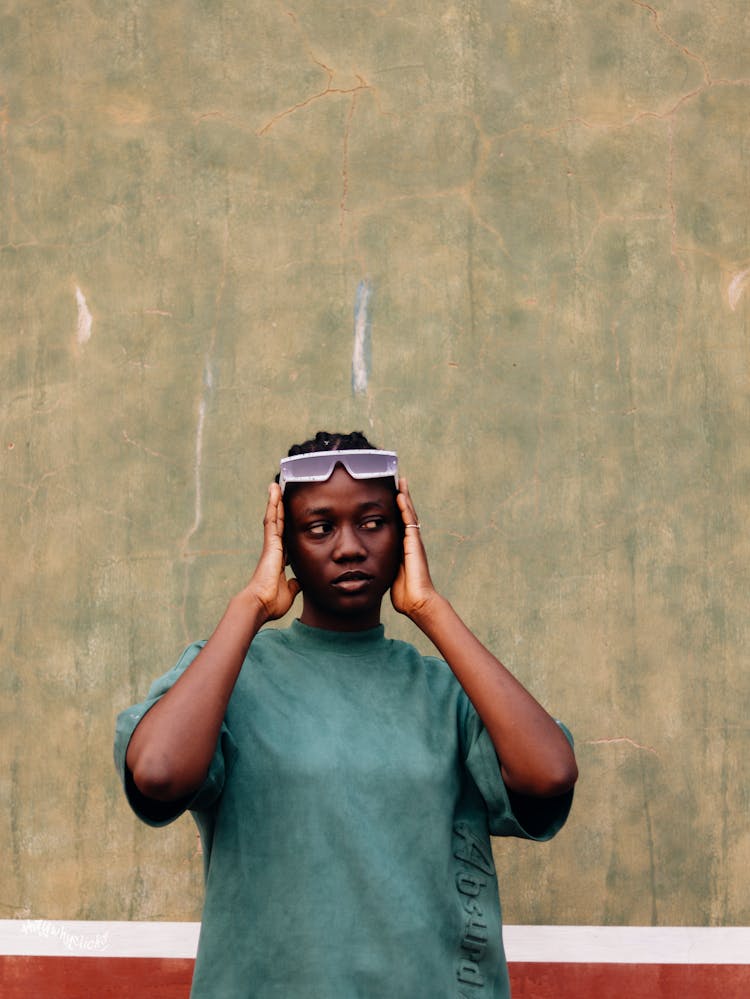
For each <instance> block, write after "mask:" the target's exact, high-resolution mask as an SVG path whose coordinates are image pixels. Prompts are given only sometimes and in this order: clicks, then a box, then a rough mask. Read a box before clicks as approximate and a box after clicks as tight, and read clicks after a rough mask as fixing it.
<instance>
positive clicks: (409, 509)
mask: <svg viewBox="0 0 750 999" xmlns="http://www.w3.org/2000/svg"><path fill="white" fill-rule="evenodd" d="M399 487H400V492H399V494H398V497H397V500H396V501H397V503H398V507H399V510H400V511H401V517H402V519H403V522H404V528H411V529H412V533H416V534H418V533H419V528H418V527H416V526H415V525H417V524H419V517H418V516H417V511H416V508H415V506H414V502H413V500H412V498H411V495H410V493H409V486H408V483H407V481H406V479H400V480H399Z"/></svg>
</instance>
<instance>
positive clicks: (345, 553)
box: [333, 524, 367, 560]
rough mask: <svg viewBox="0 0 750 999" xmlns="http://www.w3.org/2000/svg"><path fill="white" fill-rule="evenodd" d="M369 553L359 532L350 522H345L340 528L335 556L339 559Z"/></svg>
mask: <svg viewBox="0 0 750 999" xmlns="http://www.w3.org/2000/svg"><path fill="white" fill-rule="evenodd" d="M366 554H367V549H366V548H365V546H364V544H363V543H362V538H361V537H360V535H359V532H358V531H356V530H355V529H354V527H353V526H352V525H350V524H344V525H342V526H341V527H340V528H339V531H338V535H337V537H336V545H335V547H334V552H333V557H334V558H335V559H337V560H342V559H351V558H363V557H364V556H365V555H366Z"/></svg>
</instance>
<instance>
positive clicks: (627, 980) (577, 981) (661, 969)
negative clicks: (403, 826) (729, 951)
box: [0, 955, 750, 999]
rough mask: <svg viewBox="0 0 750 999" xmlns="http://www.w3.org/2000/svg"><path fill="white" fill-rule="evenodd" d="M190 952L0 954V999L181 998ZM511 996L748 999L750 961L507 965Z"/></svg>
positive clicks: (186, 989) (525, 998)
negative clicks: (144, 954)
mask: <svg viewBox="0 0 750 999" xmlns="http://www.w3.org/2000/svg"><path fill="white" fill-rule="evenodd" d="M192 974H193V961H192V960H191V959H189V958H143V957H17V956H7V955H5V956H3V955H0V995H1V996H2V999H132V997H133V996H138V999H187V996H188V994H189V992H190V980H191V978H192ZM510 978H511V985H512V989H513V999H685V997H686V996H689V997H690V999H716V997H717V996H721V999H747V997H748V996H750V964H543V963H537V962H534V963H531V962H529V963H511V965H510Z"/></svg>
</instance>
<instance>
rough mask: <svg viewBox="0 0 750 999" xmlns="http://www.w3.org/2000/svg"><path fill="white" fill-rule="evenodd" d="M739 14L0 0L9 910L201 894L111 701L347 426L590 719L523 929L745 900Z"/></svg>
mask: <svg viewBox="0 0 750 999" xmlns="http://www.w3.org/2000/svg"><path fill="white" fill-rule="evenodd" d="M749 11H750V8H749V7H748V5H747V3H746V0H715V2H713V3H704V2H699V0H654V3H653V5H647V4H646V3H643V2H640V0H596V2H594V0H569V2H564V0H504V2H502V0H501V2H489V0H456V2H454V3H449V2H447V0H439V2H434V3H427V2H424V0H422V2H417V0H411V2H408V0H407V2H403V3H394V2H392V0H373V2H370V3H365V2H361V3H357V2H346V0H337V2H334V0H325V2H323V0H290V2H289V3H277V2H271V0H268V2H265V3H262V2H259V0H255V2H247V3H243V2H241V0H235V2H229V0H203V2H197V0H193V2H190V0H185V2H182V3H179V2H174V0H171V2H169V0H165V2H159V3H148V2H145V0H116V2H115V0H67V2H59V3H53V2H42V0H24V2H21V0H6V2H5V3H4V4H3V5H2V16H0V114H1V116H2V117H0V307H1V309H2V331H3V332H2V340H1V341H0V344H1V346H0V349H1V350H2V366H1V370H0V379H1V385H2V395H1V397H0V406H1V407H2V439H1V441H0V443H1V451H0V453H1V455H2V494H1V495H2V500H1V502H2V517H1V518H0V532H1V533H0V544H1V545H2V552H3V558H2V563H3V572H2V574H0V613H1V615H2V671H1V672H0V676H2V685H3V695H2V701H1V702H0V703H2V711H3V717H2V719H0V724H1V726H2V727H1V728H0V739H1V740H2V759H3V765H2V771H1V773H0V789H1V792H2V793H1V802H0V804H1V806H2V807H1V808H0V830H1V832H0V837H1V838H0V842H1V843H2V847H3V858H4V862H3V871H2V874H1V875H0V884H1V887H2V892H1V894H0V900H1V901H2V912H0V915H4V916H33V917H37V918H41V917H44V918H68V919H73V918H98V919H127V918H135V919H139V918H141V919H142V918H169V919H194V918H197V916H198V913H199V905H200V897H201V865H200V861H199V859H198V856H197V843H196V835H195V832H194V830H193V827H192V823H191V821H190V820H189V819H183V820H181V821H180V822H179V823H177V824H176V825H175V826H173V827H171V828H170V829H169V830H166V831H160V832H157V831H153V830H150V829H147V828H146V827H144V826H141V825H139V824H138V823H137V821H136V820H135V819H134V818H133V817H132V816H131V814H130V812H129V811H128V809H127V806H126V804H125V802H124V799H123V797H122V795H121V792H120V790H119V787H118V784H117V781H116V777H115V774H114V771H113V767H112V763H111V748H110V746H111V733H112V727H113V718H114V715H115V713H116V712H117V710H119V709H120V708H122V707H123V706H125V705H127V704H128V703H130V702H132V701H134V700H136V699H139V698H140V697H141V696H142V695H143V693H144V692H145V690H146V689H147V686H148V683H149V681H150V679H151V678H152V677H153V676H154V675H156V674H158V673H160V672H161V671H162V670H163V669H166V668H167V667H168V666H170V665H171V664H172V662H173V661H174V660H175V658H176V656H177V655H178V654H179V652H180V651H181V648H182V646H183V645H184V644H185V643H186V642H187V641H188V640H189V639H190V638H194V637H202V636H205V635H206V634H207V633H208V632H209V631H210V629H211V628H212V626H213V625H214V623H215V622H216V620H217V619H218V617H219V615H220V613H221V611H222V609H223V606H224V604H225V602H226V600H227V598H228V597H229V595H230V594H231V593H232V592H233V591H235V590H236V589H238V588H239V587H240V586H241V585H242V583H243V582H244V580H245V578H246V576H247V574H248V573H249V571H250V569H251V567H252V566H253V564H254V559H255V557H256V554H257V552H258V550H259V544H258V538H259V521H260V518H261V516H262V510H263V506H264V498H265V488H266V484H267V482H268V481H269V479H270V477H271V475H272V474H273V472H274V471H275V466H276V462H277V459H278V457H279V455H280V454H282V453H284V452H285V450H286V448H287V446H288V445H289V443H291V442H292V441H294V440H298V439H301V438H302V437H304V436H307V434H308V433H309V432H310V431H314V430H317V429H319V428H321V427H325V428H345V429H349V428H353V427H356V428H361V429H364V430H365V431H368V432H370V433H371V435H372V437H373V438H374V439H375V441H376V442H378V443H380V444H382V445H384V446H392V445H393V446H396V447H397V448H398V449H399V450H400V452H401V454H402V459H403V460H402V464H403V467H404V469H405V471H406V472H407V473H408V475H409V477H410V480H411V484H412V489H413V492H414V494H415V498H416V500H417V501H418V504H419V509H420V514H421V518H422V520H423V522H424V524H425V541H426V542H427V544H428V546H429V551H430V553H431V557H432V565H433V569H434V575H435V577H436V580H437V581H438V583H439V584H440V585H441V586H442V588H443V589H444V591H445V592H446V594H447V595H448V596H449V597H450V598H451V599H452V600H453V601H454V602H455V603H456V605H457V606H458V607H459V609H460V610H461V611H462V612H463V613H464V614H465V616H466V617H467V618H468V620H469V621H470V622H471V623H472V624H473V626H474V627H475V629H476V630H477V631H478V633H479V634H480V635H481V636H482V637H483V638H484V639H485V640H486V641H487V642H488V643H489V644H491V646H492V647H493V649H495V650H496V651H497V652H498V654H499V655H500V656H501V657H502V658H503V659H504V660H505V661H506V663H507V664H508V665H509V666H510V667H512V668H513V669H514V670H515V671H516V672H517V673H518V675H519V676H520V677H521V678H522V680H523V681H525V682H526V683H527V684H528V685H529V686H530V687H531V689H532V690H533V691H534V692H535V693H536V694H537V696H538V697H539V698H540V699H541V700H542V701H543V702H544V703H545V704H546V705H548V706H549V707H550V709H551V710H553V711H554V712H555V713H557V714H558V715H559V716H561V717H563V718H565V719H566V720H567V721H568V722H569V723H570V725H571V727H572V728H573V729H574V731H575V733H576V736H577V744H578V752H579V758H580V765H581V781H580V786H579V791H578V795H577V802H576V806H575V809H574V813H573V816H572V818H571V820H570V823H569V825H568V827H567V829H566V831H565V832H564V834H563V835H561V837H560V838H559V839H558V840H557V841H555V842H554V843H553V844H551V845H549V846H546V847H537V846H529V845H528V844H513V843H509V842H502V843H499V844H498V851H497V855H498V862H499V865H500V868H501V872H502V874H503V877H504V878H505V879H506V880H508V881H509V884H508V886H507V887H506V890H505V908H506V915H507V918H508V919H509V920H510V921H513V922H562V923H566V922H569V923H630V924H642V923H643V924H649V923H652V922H653V923H659V924H672V923H674V924H717V923H726V924H742V923H747V922H748V921H750V901H749V899H750V875H748V870H750V832H749V831H748V830H749V829H750V826H749V824H748V812H749V810H750V801H749V797H750V787H749V785H748V778H747V771H746V768H745V763H746V760H747V758H748V756H749V755H750V740H749V738H748V717H750V690H749V683H748V655H747V647H748V638H749V637H750V636H749V635H748V616H747V601H748V593H749V591H750V580H749V575H748V553H749V550H750V543H749V542H748V540H747V533H748V531H747V524H748V513H749V512H750V511H749V510H748V487H749V486H750V448H749V442H750V435H749V434H748V429H749V427H748V423H749V419H748V418H749V416H750V413H749V407H748V376H749V370H748V362H749V361H750V351H749V349H748V296H750V236H749V233H748V221H749V218H750V215H749V212H748V207H749V201H748V173H749V171H750V127H749V122H748V99H749V98H750V65H749V62H750V58H749V56H748V52H749V51H750V13H749ZM355 332H356V333H357V334H358V335H361V336H362V338H363V340H364V341H365V342H364V344H363V347H364V349H363V350H362V351H361V352H360V351H357V352H355V349H354V345H355ZM367 341H369V344H368V342H367ZM368 347H369V351H368ZM353 360H354V369H353ZM390 626H392V628H393V629H394V630H395V631H396V633H398V634H401V635H406V634H413V632H412V631H411V630H410V627H409V626H408V624H407V623H406V622H403V621H401V620H398V621H392V622H391V621H390V618H389V627H390Z"/></svg>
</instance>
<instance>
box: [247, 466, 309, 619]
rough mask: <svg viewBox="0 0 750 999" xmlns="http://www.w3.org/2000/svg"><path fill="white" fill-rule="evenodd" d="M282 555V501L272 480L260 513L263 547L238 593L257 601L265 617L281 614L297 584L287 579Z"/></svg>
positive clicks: (286, 608)
mask: <svg viewBox="0 0 750 999" xmlns="http://www.w3.org/2000/svg"><path fill="white" fill-rule="evenodd" d="M284 569H285V557H284V504H283V502H282V499H281V487H280V486H279V485H278V483H276V482H272V483H271V485H270V486H269V487H268V504H267V506H266V512H265V515H264V517H263V550H262V552H261V554H260V558H259V559H258V564H257V566H256V567H255V572H254V573H253V575H252V578H251V579H250V582H249V583H248V584H247V586H246V587H245V589H244V590H243V591H242V594H241V595H242V596H243V597H245V598H246V599H248V600H251V601H254V602H256V601H257V603H258V605H259V607H260V612H261V615H262V616H263V617H264V618H265V620H267V621H275V620H276V619H277V618H280V617H283V616H284V615H285V614H286V612H287V611H288V610H289V608H290V607H291V606H292V604H293V603H294V600H295V598H296V596H297V594H298V593H299V591H300V585H299V583H298V582H297V580H296V579H295V578H294V577H292V578H290V579H287V577H286V573H285V571H284Z"/></svg>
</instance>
